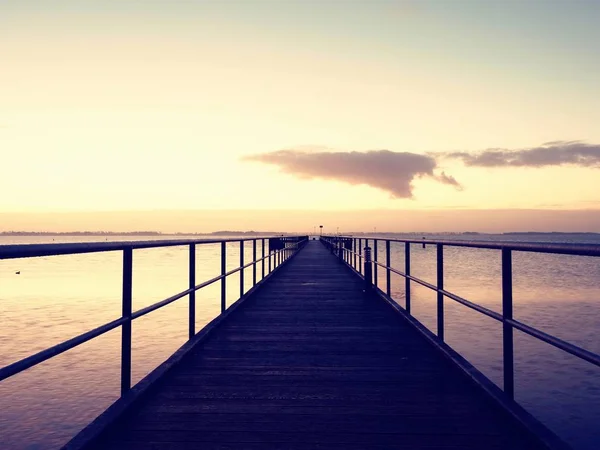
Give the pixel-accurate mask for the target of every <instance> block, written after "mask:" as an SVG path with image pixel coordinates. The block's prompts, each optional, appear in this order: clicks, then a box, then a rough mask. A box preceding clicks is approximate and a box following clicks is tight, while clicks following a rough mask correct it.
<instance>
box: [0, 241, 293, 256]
mask: <svg viewBox="0 0 600 450" xmlns="http://www.w3.org/2000/svg"><path fill="white" fill-rule="evenodd" d="M297 237H301V236H285V237H283V238H282V237H281V236H264V237H260V238H258V237H257V238H242V239H240V238H238V239H200V240H198V239H178V240H160V241H124V242H79V243H73V244H14V245H0V259H14V258H32V257H38V256H58V255H72V254H80V253H99V252H112V251H119V250H124V249H142V248H160V247H177V246H184V245H190V244H198V245H202V244H220V243H221V242H241V241H244V242H247V241H257V240H262V239H284V240H287V239H294V238H297Z"/></svg>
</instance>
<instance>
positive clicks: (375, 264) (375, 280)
mask: <svg viewBox="0 0 600 450" xmlns="http://www.w3.org/2000/svg"><path fill="white" fill-rule="evenodd" d="M377 253H378V252H377V239H373V284H374V285H375V287H377V286H378V285H379V280H378V279H377V272H378V270H377V269H378V268H379V267H378V265H377Z"/></svg>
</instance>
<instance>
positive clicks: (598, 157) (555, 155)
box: [440, 141, 600, 168]
mask: <svg viewBox="0 0 600 450" xmlns="http://www.w3.org/2000/svg"><path fill="white" fill-rule="evenodd" d="M440 156H445V157H447V158H455V159H460V160H462V161H463V162H464V163H465V165H467V166H478V167H545V166H561V165H565V164H572V165H576V166H581V167H596V168H600V145H592V144H587V143H585V142H582V141H552V142H546V143H545V144H542V145H540V146H539V147H533V148H524V149H518V150H508V149H504V148H489V149H487V150H484V151H482V152H478V153H467V152H452V153H443V154H441V155H440Z"/></svg>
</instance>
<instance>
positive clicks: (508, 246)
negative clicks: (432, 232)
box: [321, 236, 600, 399]
mask: <svg viewBox="0 0 600 450" xmlns="http://www.w3.org/2000/svg"><path fill="white" fill-rule="evenodd" d="M321 239H322V241H323V242H324V243H325V244H326V245H327V246H328V247H330V249H331V250H332V251H337V252H338V256H339V257H340V258H341V259H342V261H343V262H344V263H346V264H347V265H349V266H350V267H352V268H353V269H354V270H355V271H356V272H358V274H359V275H361V276H362V277H363V278H365V281H366V284H367V285H368V286H369V287H372V286H373V280H370V279H369V278H370V277H372V274H373V271H372V269H371V268H374V269H375V272H374V275H375V285H374V287H375V288H376V289H377V290H378V291H379V292H381V293H382V294H385V295H387V296H388V297H389V298H391V297H392V295H391V284H390V276H391V273H395V274H397V275H400V276H402V277H404V278H405V280H406V284H405V307H404V308H403V309H404V311H405V312H406V313H407V314H408V315H410V314H411V313H410V287H411V286H410V282H411V281H413V282H415V283H418V284H420V285H422V286H425V287H426V288H428V289H431V290H433V291H435V292H436V293H437V295H438V297H437V337H438V339H439V340H440V341H442V342H443V341H444V303H443V299H444V298H445V297H448V298H450V299H452V300H454V301H456V302H458V303H460V304H462V305H464V306H466V307H468V308H470V309H473V310H475V311H477V312H479V313H481V314H483V315H485V316H487V317H490V318H492V319H494V320H497V321H499V322H501V323H502V325H503V367H504V370H503V372H504V373H503V378H504V392H505V393H506V395H508V396H509V398H511V399H514V348H513V347H514V346H513V329H517V330H519V331H522V332H524V333H526V334H528V335H529V336H532V337H534V338H536V339H538V340H541V341H543V342H546V343H547V344H550V345H552V346H554V347H556V348H558V349H560V350H563V351H565V352H567V353H570V354H571V355H573V356H576V357H578V358H580V359H583V360H585V361H588V362H590V363H592V364H594V365H595V366H598V367H600V355H598V354H596V353H593V352H591V351H589V350H586V349H584V348H582V347H579V346H577V345H574V344H571V343H569V342H567V341H564V340H562V339H559V338H557V337H556V336H552V335H550V334H548V333H545V332H543V331H541V330H538V329H537V328H534V327H532V326H530V325H527V324H524V323H522V322H520V321H518V320H515V319H513V317H512V311H513V298H512V251H522V252H536V253H554V254H564V255H578V256H582V255H583V256H592V257H598V256H600V245H594V244H540V243H525V242H498V241H496V242H489V241H452V240H429V239H418V240H417V239H382V238H373V237H360V238H357V237H353V236H323V237H322V238H321ZM349 240H350V241H349ZM363 240H364V241H365V249H364V250H365V252H364V253H363V252H362V250H363V249H362V241H363ZM369 241H373V245H374V247H375V249H374V254H375V255H377V243H378V241H384V242H385V244H386V262H385V263H382V262H379V261H378V260H377V259H376V257H375V258H374V259H373V260H371V259H369V258H368V257H365V255H370V254H371V248H370V247H369V246H368V242H369ZM348 242H351V243H352V249H350V248H347V247H346V246H345V243H348ZM391 242H399V243H404V245H405V249H404V251H405V271H404V272H402V271H400V270H398V269H395V268H393V267H391V265H390V259H391V258H390V243H391ZM411 244H419V245H422V244H425V245H430V246H435V247H436V249H437V286H436V285H434V284H432V283H429V282H427V281H425V280H422V279H420V278H417V277H415V276H413V275H411V274H410V245H411ZM444 246H455V247H471V248H483V249H497V250H501V252H502V314H500V313H497V312H495V311H492V310H491V309H488V308H486V307H484V306H481V305H478V304H477V303H474V302H471V301H469V300H467V299H465V298H463V297H460V296H459V295H456V294H454V293H452V292H450V291H447V290H445V289H444V271H443V261H444V260H443V248H444ZM357 250H358V251H357ZM363 260H364V263H363ZM363 264H364V268H363V267H362V266H363ZM377 267H381V268H383V269H385V270H386V273H387V277H386V292H384V291H383V290H382V289H380V288H379V287H378V286H377V282H378V280H377V272H376V269H377ZM361 269H362V272H361Z"/></svg>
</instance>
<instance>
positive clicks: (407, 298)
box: [404, 242, 410, 314]
mask: <svg viewBox="0 0 600 450" xmlns="http://www.w3.org/2000/svg"><path fill="white" fill-rule="evenodd" d="M404 273H406V275H410V242H405V243H404ZM404 283H405V284H404V300H405V304H404V308H405V309H406V312H407V314H410V278H408V276H407V277H406V278H405V279H404Z"/></svg>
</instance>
